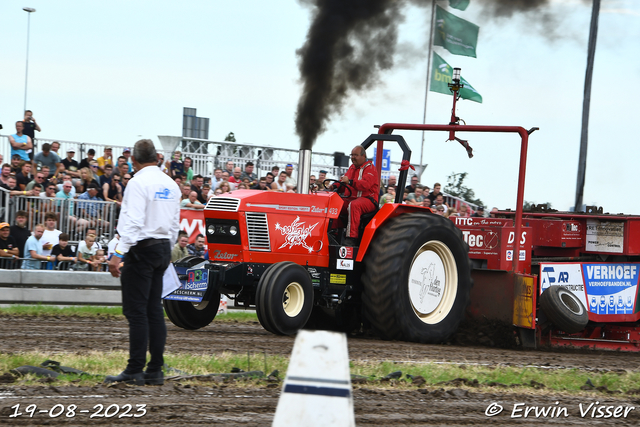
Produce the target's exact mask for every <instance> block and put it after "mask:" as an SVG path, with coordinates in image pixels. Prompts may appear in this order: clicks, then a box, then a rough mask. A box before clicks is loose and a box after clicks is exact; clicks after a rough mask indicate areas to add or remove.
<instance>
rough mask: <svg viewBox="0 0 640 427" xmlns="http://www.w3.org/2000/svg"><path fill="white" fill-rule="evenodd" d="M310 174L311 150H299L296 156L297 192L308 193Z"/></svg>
mask: <svg viewBox="0 0 640 427" xmlns="http://www.w3.org/2000/svg"><path fill="white" fill-rule="evenodd" d="M310 174H311V150H300V154H299V156H298V193H299V194H309V176H310Z"/></svg>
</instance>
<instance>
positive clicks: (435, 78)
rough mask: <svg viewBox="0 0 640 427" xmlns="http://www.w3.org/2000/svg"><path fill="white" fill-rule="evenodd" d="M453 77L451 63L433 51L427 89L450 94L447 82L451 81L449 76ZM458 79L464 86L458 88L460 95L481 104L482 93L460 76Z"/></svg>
mask: <svg viewBox="0 0 640 427" xmlns="http://www.w3.org/2000/svg"><path fill="white" fill-rule="evenodd" d="M452 77H453V68H452V67H451V65H449V64H447V61H445V60H444V59H442V57H441V56H440V55H438V54H437V53H435V52H433V65H432V68H431V87H430V88H429V90H430V91H431V92H440V93H444V94H446V95H451V94H452V92H451V89H449V86H448V84H449V83H451V78H452ZM460 81H461V82H462V84H463V85H464V87H463V88H462V89H461V90H460V97H461V98H463V99H468V100H469V101H475V102H479V103H481V104H482V95H480V94H479V93H478V91H476V90H475V89H474V88H473V86H471V85H470V84H469V82H468V81H466V80H465V79H464V78H463V77H462V76H460Z"/></svg>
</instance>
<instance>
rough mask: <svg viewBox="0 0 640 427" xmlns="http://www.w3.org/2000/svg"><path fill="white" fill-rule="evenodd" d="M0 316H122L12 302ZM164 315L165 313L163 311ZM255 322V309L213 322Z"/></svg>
mask: <svg viewBox="0 0 640 427" xmlns="http://www.w3.org/2000/svg"><path fill="white" fill-rule="evenodd" d="M0 316H32V317H48V316H49V317H52V316H76V317H124V316H123V315H122V307H104V306H91V305H73V306H65V307H59V306H55V305H43V304H37V305H22V304H12V305H10V306H7V307H0ZM165 317H166V313H165ZM225 321H226V322H257V321H258V316H257V315H256V312H255V311H250V310H247V311H229V312H228V313H227V314H219V315H217V316H216V319H215V322H225Z"/></svg>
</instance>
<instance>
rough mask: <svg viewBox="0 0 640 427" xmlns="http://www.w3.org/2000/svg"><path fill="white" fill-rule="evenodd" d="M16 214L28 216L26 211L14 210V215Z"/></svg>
mask: <svg viewBox="0 0 640 427" xmlns="http://www.w3.org/2000/svg"><path fill="white" fill-rule="evenodd" d="M18 216H24V217H27V218H28V217H29V215H28V214H27V211H18V212H16V217H18Z"/></svg>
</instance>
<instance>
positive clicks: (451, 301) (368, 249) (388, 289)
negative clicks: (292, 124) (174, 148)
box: [164, 135, 472, 342]
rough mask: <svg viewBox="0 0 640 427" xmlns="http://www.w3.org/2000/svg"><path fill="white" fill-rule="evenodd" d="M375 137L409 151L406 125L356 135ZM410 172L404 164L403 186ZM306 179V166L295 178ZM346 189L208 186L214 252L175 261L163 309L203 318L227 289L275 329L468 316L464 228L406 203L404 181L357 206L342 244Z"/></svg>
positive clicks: (402, 325) (389, 329)
mask: <svg viewBox="0 0 640 427" xmlns="http://www.w3.org/2000/svg"><path fill="white" fill-rule="evenodd" d="M377 140H380V141H382V140H384V141H395V142H397V143H398V144H399V145H400V147H401V149H402V150H403V153H404V156H403V158H404V159H405V160H407V161H409V160H410V156H411V151H410V150H409V147H408V145H407V144H406V142H405V140H404V139H403V138H402V136H399V135H371V136H370V137H369V138H367V139H366V140H365V141H364V142H363V143H362V145H363V147H364V148H365V149H366V148H368V147H370V146H371V145H372V144H373V142H374V141H377ZM300 157H301V163H300V164H301V165H302V166H301V169H300V170H299V175H300V176H301V177H308V175H309V166H310V152H304V151H303V152H302V154H301V156H300ZM378 158H380V157H378ZM305 159H306V160H305ZM406 179H407V171H406V170H404V171H402V172H401V173H400V177H399V185H400V186H401V187H400V188H403V187H404V185H405V182H406ZM308 185H309V184H308V178H307V182H306V183H304V182H303V183H301V184H300V185H299V188H308ZM349 193H350V190H349V187H347V188H346V190H345V191H344V193H338V192H336V191H311V192H310V193H309V194H292V193H276V192H263V191H258V190H238V191H234V192H233V193H232V194H231V195H230V196H227V197H213V198H211V199H210V200H209V202H208V203H207V206H206V207H205V209H204V217H205V230H206V238H207V243H208V248H209V260H208V261H205V262H203V261H202V260H201V259H197V258H187V259H184V260H181V261H180V262H178V263H176V264H175V266H176V269H177V270H178V274H179V276H180V278H181V279H182V280H184V284H183V286H182V287H181V288H180V289H178V290H176V291H175V292H174V293H173V294H171V295H169V296H167V297H166V298H165V301H164V304H165V308H166V312H167V315H168V316H169V319H170V320H171V321H172V322H173V323H174V324H176V325H177V326H180V327H183V328H186V329H197V328H202V327H204V326H206V325H208V324H209V323H210V322H211V321H212V320H213V319H214V317H215V316H216V313H217V309H218V301H219V300H220V294H226V295H229V296H232V297H233V299H235V304H236V305H239V306H244V307H255V308H256V311H257V314H258V319H259V320H260V323H261V324H262V326H263V327H264V328H265V329H267V330H268V331H271V332H273V333H275V334H294V333H295V332H297V331H298V330H300V329H302V328H305V327H307V328H322V329H333V330H344V331H349V330H354V329H357V328H359V327H360V324H361V322H362V321H363V320H364V321H365V322H367V324H369V325H371V327H372V328H373V329H374V330H375V331H376V332H377V333H378V334H379V335H380V336H381V337H383V338H387V339H402V340H407V341H417V342H440V341H443V340H445V339H447V338H448V337H449V336H450V335H451V334H452V333H453V332H454V331H455V330H456V328H457V327H458V324H459V322H460V321H461V320H462V319H463V318H464V316H465V310H466V309H467V306H468V304H469V295H470V292H471V285H472V281H471V267H470V263H469V256H468V246H467V244H466V243H465V242H464V240H463V236H462V233H461V231H460V230H459V229H458V228H456V227H455V225H454V224H453V222H451V221H450V220H448V219H446V218H444V217H442V216H439V215H435V214H434V213H432V211H431V210H430V209H429V208H423V207H415V206H407V205H403V204H401V203H400V202H401V197H402V195H401V194H400V192H399V193H398V195H397V196H396V201H395V202H396V203H393V204H386V205H384V206H383V207H382V208H381V209H380V210H377V211H375V212H371V213H368V214H365V215H363V216H362V220H361V225H360V233H359V235H360V236H361V239H360V241H359V242H358V245H357V246H347V245H344V244H343V240H344V238H345V237H344V228H341V227H336V222H337V221H340V218H339V213H340V210H341V208H342V204H343V199H342V197H343V196H342V195H343V194H344V195H345V196H347V197H348V196H349V195H350V194H349ZM341 222H342V223H346V221H341ZM363 318H364V319H363Z"/></svg>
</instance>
